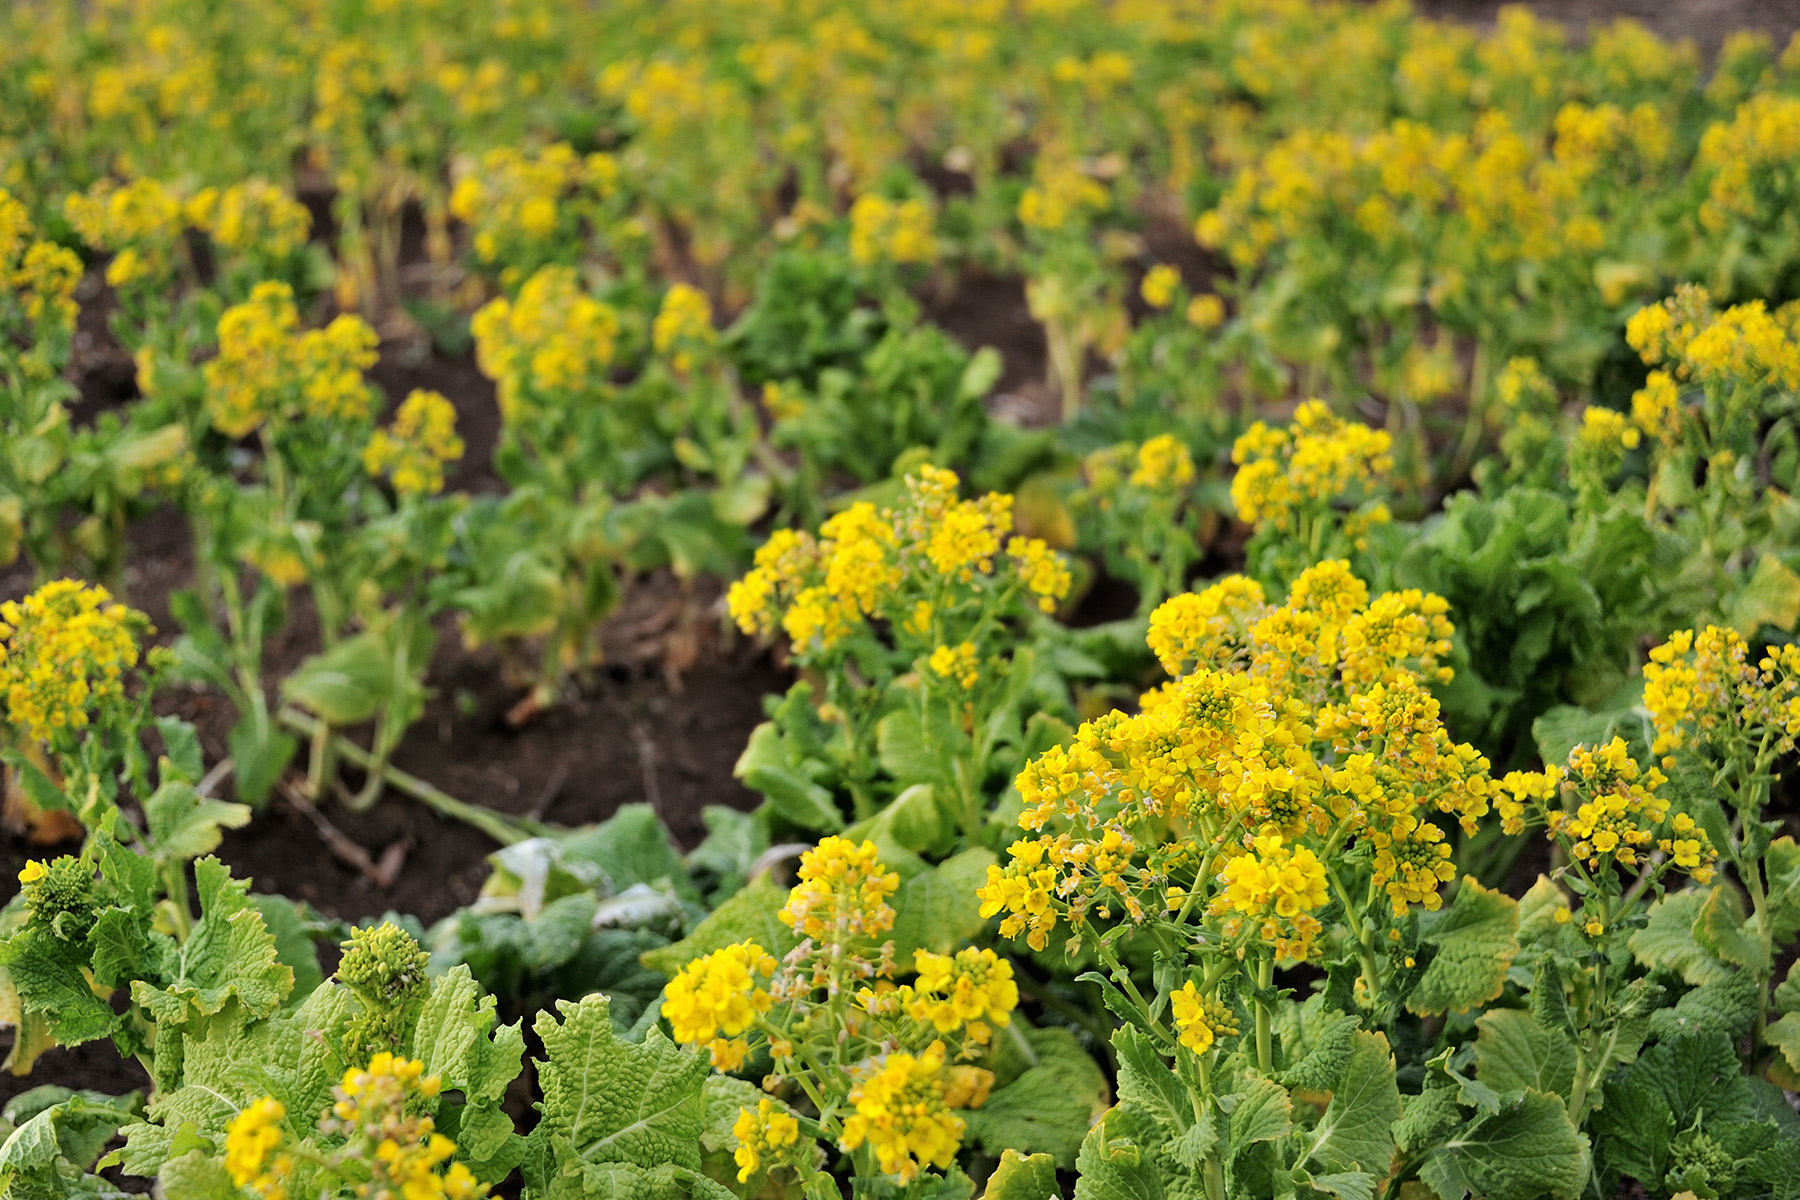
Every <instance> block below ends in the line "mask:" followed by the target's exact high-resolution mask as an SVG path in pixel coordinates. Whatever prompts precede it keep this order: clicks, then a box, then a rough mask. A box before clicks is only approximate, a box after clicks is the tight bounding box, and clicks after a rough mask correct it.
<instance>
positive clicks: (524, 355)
mask: <svg viewBox="0 0 1800 1200" xmlns="http://www.w3.org/2000/svg"><path fill="white" fill-rule="evenodd" d="M469 332H470V333H471V334H473V335H474V338H475V361H476V363H477V364H478V365H479V366H480V367H481V370H482V373H483V374H485V375H486V376H487V377H488V378H489V379H492V380H493V381H494V383H495V385H496V388H497V390H498V394H499V400H500V414H501V416H503V417H504V418H505V419H506V421H507V422H508V423H509V424H514V423H518V422H520V421H528V420H532V419H534V418H535V417H537V416H539V415H551V416H554V415H555V413H556V410H557V409H558V408H559V407H560V406H562V405H565V404H570V403H578V402H584V401H591V400H592V399H593V398H594V397H595V396H596V395H598V394H599V393H600V392H602V391H603V389H604V388H605V385H606V374H607V369H608V368H609V367H610V366H611V365H612V359H613V349H614V344H615V343H616V342H617V340H618V336H619V317H618V314H617V313H616V312H614V311H613V309H612V308H611V306H609V305H607V304H605V303H603V302H601V301H599V300H596V299H594V298H593V297H592V296H590V295H588V294H587V293H586V292H585V291H584V290H583V289H582V287H581V282H580V279H579V277H578V276H577V275H576V273H575V271H574V270H573V269H572V268H570V267H545V268H543V269H542V270H540V271H538V272H537V273H536V274H535V275H533V276H532V277H531V278H530V279H528V280H526V281H525V286H524V287H522V288H520V289H519V296H518V299H517V300H508V299H505V298H504V297H502V298H500V299H497V300H492V301H489V302H488V303H487V304H485V305H483V306H482V307H481V309H480V310H479V311H477V312H476V314H475V315H474V317H472V318H470V321H469Z"/></svg>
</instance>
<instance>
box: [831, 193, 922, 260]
mask: <svg viewBox="0 0 1800 1200" xmlns="http://www.w3.org/2000/svg"><path fill="white" fill-rule="evenodd" d="M934 224H935V217H934V215H933V213H932V210H931V205H930V204H928V203H926V202H925V201H924V200H921V199H917V198H914V199H910V200H902V201H900V202H899V203H895V202H894V201H891V200H889V199H888V198H887V197H885V196H881V195H878V194H876V193H874V192H867V193H864V194H863V195H861V196H858V197H857V198H856V202H855V203H854V204H852V205H851V206H850V258H851V259H852V261H854V262H857V263H861V264H864V265H867V264H869V263H875V262H883V261H885V262H892V263H901V264H905V263H923V262H930V261H931V260H932V259H933V258H935V257H937V237H936V233H935V231H934V229H933V225H934Z"/></svg>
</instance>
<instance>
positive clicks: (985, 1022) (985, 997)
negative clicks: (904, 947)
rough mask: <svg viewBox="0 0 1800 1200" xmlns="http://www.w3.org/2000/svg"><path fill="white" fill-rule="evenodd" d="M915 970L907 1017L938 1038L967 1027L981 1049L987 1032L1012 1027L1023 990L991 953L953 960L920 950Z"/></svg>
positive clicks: (969, 952) (970, 952)
mask: <svg viewBox="0 0 1800 1200" xmlns="http://www.w3.org/2000/svg"><path fill="white" fill-rule="evenodd" d="M913 965H914V969H915V970H917V971H918V973H919V977H918V979H917V980H916V981H915V982H914V983H913V997H912V999H911V1001H910V1002H909V1004H908V1007H907V1013H908V1015H909V1016H911V1017H912V1018H913V1019H914V1020H915V1021H921V1022H924V1023H926V1024H928V1025H930V1026H931V1027H932V1028H933V1029H935V1030H937V1032H939V1033H949V1032H950V1031H951V1030H953V1029H958V1028H963V1027H967V1028H969V1029H970V1031H971V1033H973V1034H975V1036H974V1037H973V1038H972V1039H971V1040H973V1041H975V1042H977V1043H981V1042H985V1041H986V1040H987V1037H986V1034H987V1026H989V1025H999V1026H1005V1025H1008V1024H1010V1023H1011V1021H1012V1011H1013V1009H1015V1008H1017V1007H1018V1005H1019V988H1018V985H1017V984H1016V983H1014V982H1013V971H1012V964H1011V963H1010V962H1007V961H1006V960H1005V959H1003V958H1000V957H998V956H997V955H995V953H994V952H993V951H992V950H987V949H982V950H977V949H975V948H974V947H969V948H967V949H963V950H958V951H957V952H956V954H955V956H954V957H953V956H951V955H948V954H933V953H931V952H930V951H927V950H918V951H915V952H914V955H913ZM958 1107H964V1106H960V1105H959V1106H958Z"/></svg>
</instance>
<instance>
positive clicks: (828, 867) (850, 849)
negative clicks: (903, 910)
mask: <svg viewBox="0 0 1800 1200" xmlns="http://www.w3.org/2000/svg"><path fill="white" fill-rule="evenodd" d="M899 886H900V877H899V876H898V875H896V874H894V873H893V872H892V871H889V870H887V869H885V868H884V867H883V866H882V865H881V862H880V860H879V859H878V858H877V857H876V849H875V843H874V842H867V841H865V842H863V843H861V844H860V845H858V844H857V843H855V842H852V841H850V840H849V839H847V838H841V837H828V838H826V839H824V840H823V841H821V842H820V843H819V844H818V845H817V846H814V847H813V848H812V849H810V850H808V851H807V852H806V853H805V854H803V855H801V856H800V882H799V883H798V884H796V885H795V886H794V890H793V891H792V892H791V893H789V895H788V902H787V904H786V906H785V907H783V908H782V910H781V912H780V913H779V914H777V915H778V916H779V917H780V918H781V923H782V924H783V925H786V926H789V927H790V928H792V929H793V931H794V932H795V933H797V934H800V935H801V936H802V937H809V938H813V939H814V940H817V941H834V942H846V941H850V940H852V939H865V938H870V937H873V936H874V935H876V934H879V933H885V932H886V931H887V930H889V929H892V928H893V927H894V910H893V908H891V907H890V906H889V905H888V897H889V896H892V895H893V894H894V892H895V890H896V889H897V888H899Z"/></svg>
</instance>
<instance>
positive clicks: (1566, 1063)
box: [1475, 1008, 1575, 1099]
mask: <svg viewBox="0 0 1800 1200" xmlns="http://www.w3.org/2000/svg"><path fill="white" fill-rule="evenodd" d="M1475 1026H1476V1028H1477V1029H1479V1030H1480V1034H1479V1036H1478V1037H1477V1038H1476V1041H1475V1063H1476V1067H1475V1073H1476V1077H1477V1078H1479V1079H1480V1080H1481V1082H1483V1083H1485V1084H1487V1085H1488V1086H1489V1087H1491V1088H1493V1089H1494V1090H1495V1091H1497V1092H1500V1093H1501V1094H1503V1095H1504V1094H1507V1093H1512V1092H1524V1091H1527V1090H1530V1091H1539V1092H1554V1093H1555V1094H1556V1095H1558V1096H1562V1097H1564V1098H1565V1099H1566V1098H1567V1097H1568V1096H1569V1094H1570V1092H1571V1091H1572V1090H1573V1089H1574V1086H1575V1044H1574V1043H1573V1042H1571V1041H1570V1040H1569V1039H1568V1038H1567V1037H1565V1036H1563V1035H1562V1034H1561V1033H1560V1032H1554V1031H1552V1030H1549V1029H1546V1028H1544V1026H1543V1025H1541V1024H1539V1023H1538V1022H1537V1021H1535V1020H1533V1019H1532V1016H1531V1014H1530V1013H1527V1012H1524V1011H1522V1010H1520V1009H1516V1008H1497V1009H1492V1010H1490V1011H1488V1012H1486V1013H1483V1014H1482V1015H1481V1017H1480V1019H1479V1020H1477V1021H1476V1022H1475Z"/></svg>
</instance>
